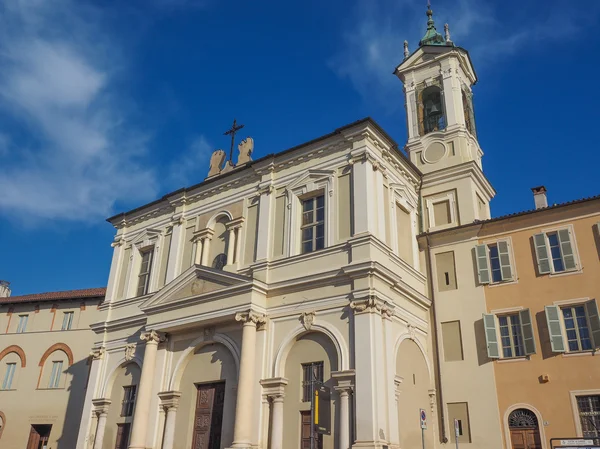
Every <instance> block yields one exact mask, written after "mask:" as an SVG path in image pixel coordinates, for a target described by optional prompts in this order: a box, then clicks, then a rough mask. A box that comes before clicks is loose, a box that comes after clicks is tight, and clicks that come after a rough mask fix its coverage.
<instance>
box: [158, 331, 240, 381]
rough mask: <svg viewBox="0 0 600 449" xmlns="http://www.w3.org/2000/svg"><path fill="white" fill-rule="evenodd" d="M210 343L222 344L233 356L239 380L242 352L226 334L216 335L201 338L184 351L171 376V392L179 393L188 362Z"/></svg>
mask: <svg viewBox="0 0 600 449" xmlns="http://www.w3.org/2000/svg"><path fill="white" fill-rule="evenodd" d="M210 343H220V344H222V345H223V346H225V347H226V348H227V349H228V350H229V352H230V353H231V356H232V357H233V361H234V363H235V372H236V374H237V376H238V378H239V375H240V350H239V348H238V347H237V345H236V344H235V342H234V341H233V340H232V339H231V338H230V337H229V336H227V335H225V334H219V333H215V334H214V335H212V336H211V337H205V336H201V337H198V338H197V339H195V340H194V341H192V342H191V343H190V344H189V345H188V347H187V348H186V349H185V350H184V351H183V354H181V357H179V360H178V361H177V364H176V365H175V369H174V370H173V375H172V376H171V380H170V382H169V390H172V391H177V390H178V389H179V383H180V382H181V377H182V376H183V372H184V371H185V367H186V366H187V364H188V362H189V361H190V359H191V358H192V356H193V355H194V352H195V351H196V350H198V349H200V348H201V347H202V346H204V345H207V344H210Z"/></svg>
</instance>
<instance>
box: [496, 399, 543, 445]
mask: <svg viewBox="0 0 600 449" xmlns="http://www.w3.org/2000/svg"><path fill="white" fill-rule="evenodd" d="M520 408H523V409H526V410H529V411H531V412H533V414H534V415H535V417H536V418H537V422H538V432H539V433H540V441H541V444H542V449H547V447H548V446H547V445H546V435H545V433H544V421H543V418H542V414H541V413H540V411H539V410H538V409H537V408H535V407H534V406H533V405H530V404H525V403H522V402H521V403H518V404H513V405H511V406H510V407H507V408H506V411H505V412H504V419H503V425H504V441H505V442H506V447H507V448H509V449H510V448H512V442H511V438H510V427H509V425H508V418H509V416H510V414H511V413H512V412H514V411H515V410H518V409H520Z"/></svg>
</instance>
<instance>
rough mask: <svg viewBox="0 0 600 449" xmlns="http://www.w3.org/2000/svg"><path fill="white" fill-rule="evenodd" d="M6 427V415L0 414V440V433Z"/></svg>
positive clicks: (0, 435)
mask: <svg viewBox="0 0 600 449" xmlns="http://www.w3.org/2000/svg"><path fill="white" fill-rule="evenodd" d="M5 427H6V415H5V414H4V413H2V412H0V438H2V432H4V428H5Z"/></svg>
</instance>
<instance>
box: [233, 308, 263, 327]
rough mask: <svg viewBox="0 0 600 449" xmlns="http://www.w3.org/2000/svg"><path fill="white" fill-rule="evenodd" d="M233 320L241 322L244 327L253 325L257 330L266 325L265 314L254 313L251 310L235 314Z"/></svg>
mask: <svg viewBox="0 0 600 449" xmlns="http://www.w3.org/2000/svg"><path fill="white" fill-rule="evenodd" d="M235 320H236V321H240V322H242V323H243V324H244V325H246V324H249V323H253V324H254V325H255V326H256V327H257V328H258V329H263V328H264V326H265V325H266V324H267V316H266V315H265V314H263V313H256V312H254V311H252V310H248V311H247V312H238V313H236V314H235Z"/></svg>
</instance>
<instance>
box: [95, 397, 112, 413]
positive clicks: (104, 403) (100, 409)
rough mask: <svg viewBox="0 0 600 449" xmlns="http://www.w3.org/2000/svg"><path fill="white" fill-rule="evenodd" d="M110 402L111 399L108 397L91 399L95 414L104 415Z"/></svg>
mask: <svg viewBox="0 0 600 449" xmlns="http://www.w3.org/2000/svg"><path fill="white" fill-rule="evenodd" d="M111 402H112V401H111V400H110V399H108V398H98V399H92V404H93V405H94V413H96V414H97V415H106V414H107V413H108V409H109V408H110V404H111Z"/></svg>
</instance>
